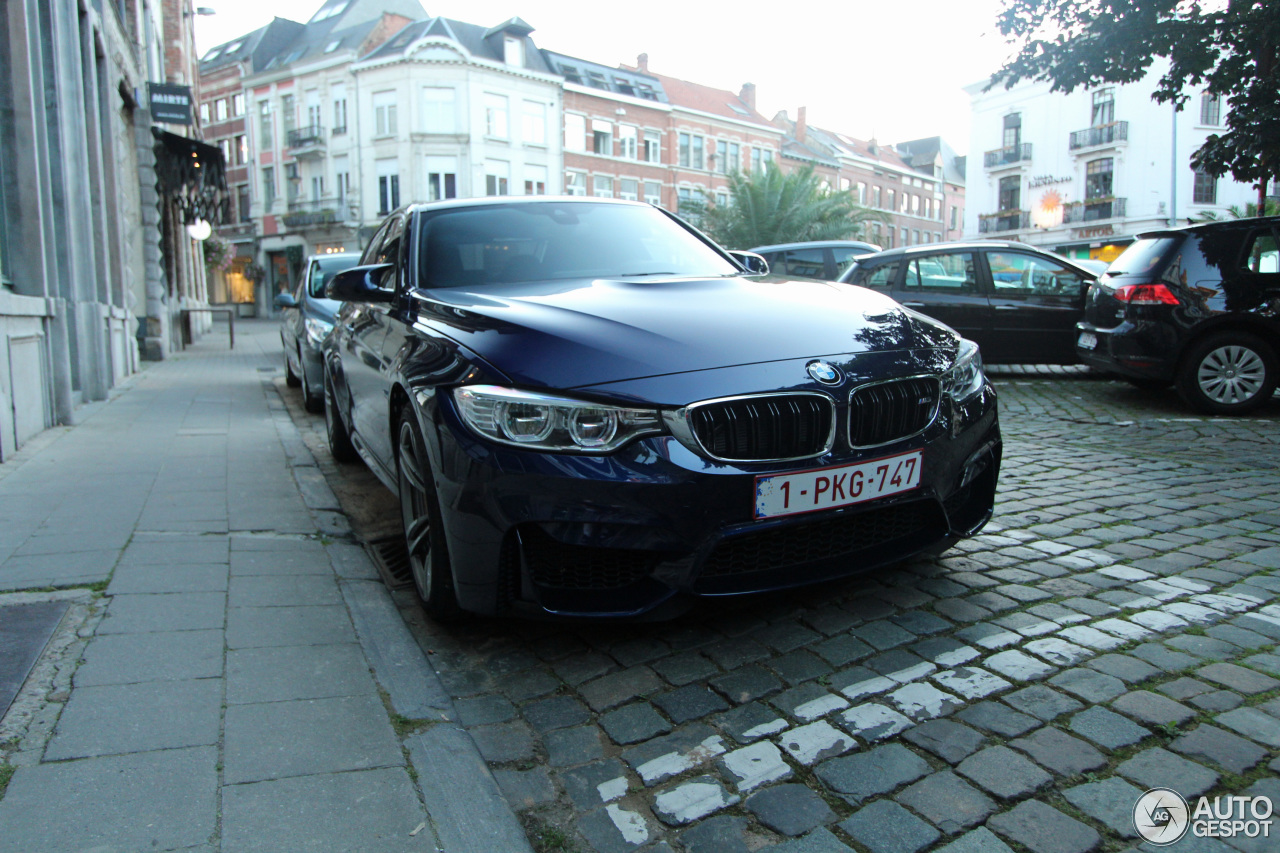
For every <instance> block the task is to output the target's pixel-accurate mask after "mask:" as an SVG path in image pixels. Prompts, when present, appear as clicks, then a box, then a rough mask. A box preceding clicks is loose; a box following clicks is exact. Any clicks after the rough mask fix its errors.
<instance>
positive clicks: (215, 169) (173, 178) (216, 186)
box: [151, 127, 227, 225]
mask: <svg viewBox="0 0 1280 853" xmlns="http://www.w3.org/2000/svg"><path fill="white" fill-rule="evenodd" d="M151 134H152V135H153V136H154V137H155V138H156V145H155V152H156V177H157V179H158V181H157V182H158V185H159V191H160V195H161V196H163V197H164V198H166V199H169V200H171V201H176V202H177V203H178V207H179V208H180V209H181V210H182V218H183V222H185V223H187V224H190V223H192V222H195V221H196V220H197V219H203V220H205V221H206V222H208V223H210V224H211V225H220V224H222V223H223V221H225V213H226V207H227V169H226V162H225V161H224V160H223V157H222V151H221V150H220V149H219V148H217V147H216V146H214V145H208V144H206V143H204V142H201V141H200V140H198V139H191V138H190V137H186V136H179V135H177V134H176V133H169V132H168V131H165V130H160V129H158V128H155V127H153V128H151Z"/></svg>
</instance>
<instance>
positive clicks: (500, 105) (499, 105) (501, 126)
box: [484, 94, 508, 195]
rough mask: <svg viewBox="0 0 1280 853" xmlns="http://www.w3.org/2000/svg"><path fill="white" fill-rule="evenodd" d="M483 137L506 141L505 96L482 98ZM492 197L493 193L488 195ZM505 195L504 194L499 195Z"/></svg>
mask: <svg viewBox="0 0 1280 853" xmlns="http://www.w3.org/2000/svg"><path fill="white" fill-rule="evenodd" d="M484 135H485V136H487V137H489V138H490V139H507V138H508V134H507V96H506V95H493V94H486V95H485V96H484ZM489 195H494V193H489ZM501 195H506V193H501Z"/></svg>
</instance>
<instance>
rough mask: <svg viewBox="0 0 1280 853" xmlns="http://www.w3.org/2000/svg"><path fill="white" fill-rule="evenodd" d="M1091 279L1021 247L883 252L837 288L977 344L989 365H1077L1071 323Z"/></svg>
mask: <svg viewBox="0 0 1280 853" xmlns="http://www.w3.org/2000/svg"><path fill="white" fill-rule="evenodd" d="M1096 277H1097V276H1096V275H1095V274H1094V273H1093V272H1091V271H1089V270H1087V269H1084V268H1083V267H1080V266H1077V265H1076V264H1074V263H1072V262H1071V261H1069V260H1067V259H1066V258H1063V257H1060V256H1058V255H1055V254H1053V253H1052V252H1046V251H1044V250H1043V249H1037V248H1035V247H1034V246H1027V245H1025V244H1023V243H1011V242H1007V241H996V240H989V241H988V240H984V241H979V242H972V243H932V244H928V245H923V246H910V247H902V248H898V249H887V250H886V251H883V252H878V253H876V254H874V255H866V256H864V257H861V258H858V259H857V260H856V261H855V262H854V264H853V266H851V267H850V268H849V269H848V270H846V271H845V272H844V274H843V275H841V276H840V278H839V279H837V280H838V281H842V282H847V283H849V284H856V285H859V286H861V287H867V288H870V289H872V290H878V291H880V292H881V293H884V294H886V295H888V296H890V297H892V298H893V299H895V300H897V301H898V302H900V303H902V304H903V305H905V306H906V307H908V308H913V309H915V310H916V311H919V312H920V313H921V314H925V315H928V316H929V317H932V318H933V319H935V320H941V321H942V322H943V323H946V324H947V325H948V326H950V327H951V328H953V329H955V330H956V331H957V332H959V333H960V334H961V335H964V336H965V337H966V338H969V339H970V340H972V341H976V342H977V344H978V346H979V347H980V348H981V349H982V359H983V361H986V362H988V363H992V364H1074V363H1075V362H1076V353H1075V340H1076V323H1077V321H1079V319H1080V317H1081V315H1082V314H1083V313H1084V295H1085V292H1086V290H1087V289H1088V287H1089V285H1090V283H1092V282H1093V281H1094V280H1095V279H1096Z"/></svg>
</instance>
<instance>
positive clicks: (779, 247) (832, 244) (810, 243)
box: [748, 240, 875, 252]
mask: <svg viewBox="0 0 1280 853" xmlns="http://www.w3.org/2000/svg"><path fill="white" fill-rule="evenodd" d="M846 246H854V247H856V248H862V247H863V246H868V247H872V248H873V250H874V246H875V243H868V242H867V241H866V240H805V241H802V242H799V243H777V244H775V245H773V246H756V247H755V248H754V249H749V250H748V251H751V252H779V251H786V250H787V249H828V248H830V249H843V248H845V247H846Z"/></svg>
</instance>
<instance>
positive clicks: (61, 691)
mask: <svg viewBox="0 0 1280 853" xmlns="http://www.w3.org/2000/svg"><path fill="white" fill-rule="evenodd" d="M237 326H238V329H237V332H238V334H237V340H236V348H235V350H234V351H229V350H228V349H227V339H226V337H225V335H222V336H219V335H217V334H214V335H211V336H209V337H208V338H206V339H205V340H203V341H201V342H200V343H199V344H197V345H195V346H193V347H192V348H190V349H189V350H188V351H186V352H184V353H182V354H179V355H177V356H175V357H174V358H172V359H171V360H169V361H166V362H163V363H160V364H155V365H151V366H149V367H148V368H147V369H146V370H144V371H143V372H142V373H141V374H140V375H139V376H137V377H135V378H134V379H132V380H131V381H130V382H129V383H128V385H127V387H126V388H125V389H123V390H122V391H121V392H120V393H118V394H117V395H116V396H114V397H113V399H111V400H110V401H109V402H107V403H104V404H99V405H96V406H91V407H87V408H86V409H85V410H84V411H82V413H81V414H82V415H83V418H82V422H81V423H79V424H78V425H77V426H75V427H72V428H62V427H60V428H55V429H53V430H50V431H48V432H47V433H45V434H44V435H42V436H41V437H40V438H39V439H37V440H36V441H33V442H32V443H31V444H30V445H29V446H27V447H26V448H24V449H23V450H22V451H20V452H19V454H18V455H17V457H16V458H15V459H12V460H8V461H6V462H5V464H4V465H2V466H0V605H22V604H25V603H29V602H34V601H41V600H48V599H61V600H65V601H67V602H68V605H69V606H68V613H67V616H66V617H64V621H63V624H62V627H61V629H60V630H59V631H58V633H57V634H56V635H55V637H54V639H53V640H52V641H51V643H50V645H49V647H48V648H47V649H46V651H45V653H44V655H43V656H42V657H41V659H40V661H39V662H38V664H37V666H36V669H35V670H34V671H33V673H32V675H31V676H30V677H29V678H28V679H27V681H26V685H25V686H24V688H23V692H22V693H21V694H20V695H19V697H18V699H17V700H16V701H15V703H14V705H13V707H12V708H11V709H10V710H9V712H8V713H7V714H6V715H5V716H4V719H3V720H2V721H0V851H4V853H34V851H40V853H58V851H86V850H88V851H93V853H138V851H165V850H175V851H176V850H183V851H201V853H214V851H222V853H241V851H270V853H281V852H282V851H297V850H323V851H339V850H352V851H356V850H358V851H396V853H401V851H425V853H432V851H440V850H444V851H448V853H464V851H472V852H473V853H491V851H495V850H502V851H507V850H512V851H519V850H528V845H527V843H526V841H525V839H524V835H523V832H522V830H521V828H520V825H519V823H518V822H517V821H516V820H515V818H514V817H513V816H512V814H511V812H510V810H509V809H508V808H507V805H506V803H505V802H504V801H503V800H502V796H501V794H500V793H499V790H498V788H497V786H496V784H495V783H494V781H493V778H492V776H491V775H490V773H489V772H488V770H487V769H486V767H485V764H484V762H483V760H482V759H481V758H480V757H479V755H478V753H477V751H476V750H475V747H474V744H473V743H472V741H471V740H470V738H469V737H468V736H467V734H466V733H465V731H463V730H462V729H461V728H460V727H459V726H458V725H457V724H456V723H455V722H454V720H455V719H456V712H455V711H454V710H453V706H452V702H451V701H450V698H449V697H448V696H447V695H445V693H444V692H443V690H442V689H441V688H440V686H439V682H438V680H437V678H436V676H435V673H434V672H433V671H432V668H431V667H430V665H429V664H428V663H427V661H426V657H425V655H424V654H423V653H422V651H421V650H420V649H419V648H418V646H417V645H416V644H415V643H414V641H413V638H412V637H411V635H410V634H409V632H408V631H407V630H406V629H405V625H404V622H403V621H402V620H401V619H400V617H399V614H398V613H397V610H396V608H395V606H394V605H393V604H392V602H391V599H390V598H389V597H388V595H387V592H386V589H385V587H384V586H383V585H382V583H381V581H380V580H379V579H378V575H377V573H376V571H375V570H374V567H373V565H372V563H371V562H370V560H369V559H368V557H367V556H366V555H365V553H364V551H363V550H362V549H361V548H360V547H359V546H358V544H356V543H354V542H352V541H351V540H350V539H349V537H348V536H347V533H348V529H349V528H348V527H347V525H346V520H345V518H344V517H343V516H342V515H341V513H339V512H338V511H337V501H336V499H335V498H334V496H333V494H332V493H331V492H330V491H329V490H328V487H327V486H326V485H325V483H324V480H323V478H322V477H320V475H319V473H318V471H317V469H316V466H315V461H314V459H313V458H312V457H311V454H310V453H309V451H308V450H307V449H306V447H305V445H304V444H303V443H302V441H301V440H300V438H299V436H298V432H297V429H296V427H295V426H294V424H293V422H292V421H291V420H290V419H289V417H288V415H287V414H286V413H285V410H284V406H283V404H282V402H281V400H280V398H279V395H278V394H277V392H276V390H275V387H274V385H273V384H272V379H273V378H274V377H276V376H278V375H279V374H280V368H279V365H280V363H281V362H280V357H279V335H278V326H277V324H275V323H272V322H267V321H257V322H254V321H245V322H242V323H238V324H237ZM408 721H412V722H411V723H410V722H408ZM10 775H11V778H10ZM6 783H7V784H6Z"/></svg>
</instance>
